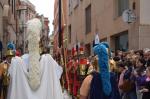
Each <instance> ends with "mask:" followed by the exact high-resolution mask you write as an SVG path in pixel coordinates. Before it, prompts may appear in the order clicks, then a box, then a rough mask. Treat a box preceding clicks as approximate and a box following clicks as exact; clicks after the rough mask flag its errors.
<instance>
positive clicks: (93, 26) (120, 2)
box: [67, 0, 150, 55]
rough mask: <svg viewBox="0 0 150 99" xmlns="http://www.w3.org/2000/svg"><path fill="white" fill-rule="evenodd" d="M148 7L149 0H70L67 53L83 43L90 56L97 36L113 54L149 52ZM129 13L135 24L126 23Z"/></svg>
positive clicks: (149, 26)
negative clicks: (118, 52) (123, 17)
mask: <svg viewBox="0 0 150 99" xmlns="http://www.w3.org/2000/svg"><path fill="white" fill-rule="evenodd" d="M148 3H150V1H149V0H140V1H139V0H69V1H68V16H69V17H68V22H67V27H68V49H69V50H71V49H72V47H73V46H74V45H75V44H78V43H80V44H83V45H84V47H85V51H86V53H87V55H91V54H92V46H93V41H94V38H95V34H96V33H98V35H99V38H100V41H108V42H109V44H110V47H111V50H114V51H116V50H123V51H127V50H130V49H135V50H137V49H143V48H150V45H149V44H148V42H150V33H149V32H150V23H149V22H150V18H149V17H148V16H149V13H148V10H147V9H150V7H149V6H148V5H147V4H148ZM126 9H131V10H132V11H133V13H134V14H135V16H136V20H135V21H134V22H133V23H126V22H124V21H123V19H122V13H123V12H124V11H125V10H126Z"/></svg>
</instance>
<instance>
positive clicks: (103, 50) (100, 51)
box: [94, 42, 112, 96]
mask: <svg viewBox="0 0 150 99" xmlns="http://www.w3.org/2000/svg"><path fill="white" fill-rule="evenodd" d="M108 48H109V46H108V43H107V42H102V43H99V44H97V45H96V46H95V47H94V53H95V54H97V55H98V66H99V71H100V74H101V80H102V86H103V88H102V89H103V92H104V93H105V95H107V96H109V95H110V94H111V91H112V88H111V83H110V72H109V53H108V50H107V49H108Z"/></svg>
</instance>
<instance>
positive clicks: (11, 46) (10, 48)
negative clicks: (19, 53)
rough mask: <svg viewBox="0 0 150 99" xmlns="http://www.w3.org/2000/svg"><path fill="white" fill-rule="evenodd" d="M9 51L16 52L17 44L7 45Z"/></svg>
mask: <svg viewBox="0 0 150 99" xmlns="http://www.w3.org/2000/svg"><path fill="white" fill-rule="evenodd" d="M7 49H8V50H15V49H16V48H15V44H13V42H9V43H8V44H7Z"/></svg>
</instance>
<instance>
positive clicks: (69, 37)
mask: <svg viewBox="0 0 150 99" xmlns="http://www.w3.org/2000/svg"><path fill="white" fill-rule="evenodd" d="M68 30H69V31H68V32H69V35H68V39H69V40H68V41H69V43H71V25H70V26H69V27H68Z"/></svg>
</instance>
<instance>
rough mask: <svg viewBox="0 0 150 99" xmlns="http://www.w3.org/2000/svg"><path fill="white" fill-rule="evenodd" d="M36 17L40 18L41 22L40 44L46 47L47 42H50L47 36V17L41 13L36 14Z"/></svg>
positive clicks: (47, 45)
mask: <svg viewBox="0 0 150 99" xmlns="http://www.w3.org/2000/svg"><path fill="white" fill-rule="evenodd" d="M36 17H37V18H38V19H40V20H41V23H42V31H41V34H40V38H41V46H40V47H42V48H45V47H46V48H47V47H49V42H50V38H49V31H50V29H49V19H48V18H47V17H44V16H43V15H38V14H37V15H36Z"/></svg>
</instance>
